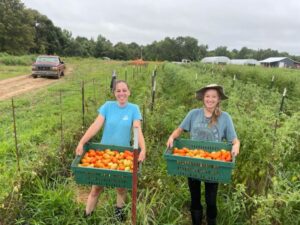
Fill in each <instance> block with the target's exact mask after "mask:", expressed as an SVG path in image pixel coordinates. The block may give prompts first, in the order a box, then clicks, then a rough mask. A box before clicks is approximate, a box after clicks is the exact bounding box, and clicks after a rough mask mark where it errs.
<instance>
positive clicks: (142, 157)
mask: <svg viewBox="0 0 300 225" xmlns="http://www.w3.org/2000/svg"><path fill="white" fill-rule="evenodd" d="M133 127H134V128H135V127H136V128H138V139H139V147H140V148H141V152H140V154H139V158H138V161H139V162H142V161H144V160H145V158H146V145H145V138H144V135H143V131H142V126H141V121H140V120H135V121H134V122H133Z"/></svg>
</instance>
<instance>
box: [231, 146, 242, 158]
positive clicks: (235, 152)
mask: <svg viewBox="0 0 300 225" xmlns="http://www.w3.org/2000/svg"><path fill="white" fill-rule="evenodd" d="M239 153H240V148H239V146H238V145H233V146H232V150H231V154H232V155H233V156H234V157H236V156H237V155H238V154H239Z"/></svg>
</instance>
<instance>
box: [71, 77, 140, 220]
mask: <svg viewBox="0 0 300 225" xmlns="http://www.w3.org/2000/svg"><path fill="white" fill-rule="evenodd" d="M113 93H114V95H115V98H116V101H107V102H105V103H104V104H103V105H102V106H101V107H100V108H99V109H98V112H99V115H98V116H97V118H96V120H95V121H94V122H93V124H92V125H91V126H90V127H89V128H88V130H87V131H86V133H85V134H84V135H83V137H82V138H81V140H80V141H79V143H78V146H77V148H76V154H77V155H82V153H83V146H84V145H85V143H87V142H88V141H89V140H90V139H91V138H92V137H93V136H95V135H96V134H97V132H98V131H99V130H100V129H101V128H102V126H104V128H103V134H102V139H101V144H106V145H119V146H130V139H131V129H132V127H137V128H138V141H139V143H138V144H139V147H140V149H141V151H140V154H139V158H138V161H144V159H145V157H146V146H145V140H144V135H143V133H142V129H141V119H142V116H141V113H140V109H139V107H138V106H137V105H135V104H132V103H129V102H128V97H129V96H130V90H129V87H128V84H127V83H126V82H125V81H122V80H119V81H115V83H114V87H113ZM102 191H103V187H100V186H97V185H93V186H92V190H91V192H90V194H89V196H88V200H87V204H86V209H85V216H90V215H91V214H92V212H93V211H94V209H95V208H96V205H97V201H98V198H99V195H100V193H101V192H102ZM125 197H126V189H125V188H117V205H116V208H115V216H116V218H117V219H118V220H119V221H124V220H125V214H124V210H123V208H124V205H125Z"/></svg>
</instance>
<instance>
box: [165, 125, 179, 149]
mask: <svg viewBox="0 0 300 225" xmlns="http://www.w3.org/2000/svg"><path fill="white" fill-rule="evenodd" d="M182 132H183V129H182V128H180V127H178V128H177V129H175V130H174V131H173V133H172V134H171V135H170V137H169V139H168V141H167V147H169V148H171V147H173V142H174V139H176V138H178V137H179V136H180V135H181V133H182Z"/></svg>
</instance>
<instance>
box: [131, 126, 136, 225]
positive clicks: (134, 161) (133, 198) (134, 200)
mask: <svg viewBox="0 0 300 225" xmlns="http://www.w3.org/2000/svg"><path fill="white" fill-rule="evenodd" d="M133 132H134V139H133V141H134V142H133V172H132V207H131V222H132V225H135V224H136V206H137V183H138V175H137V173H138V128H137V127H134V129H133Z"/></svg>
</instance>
